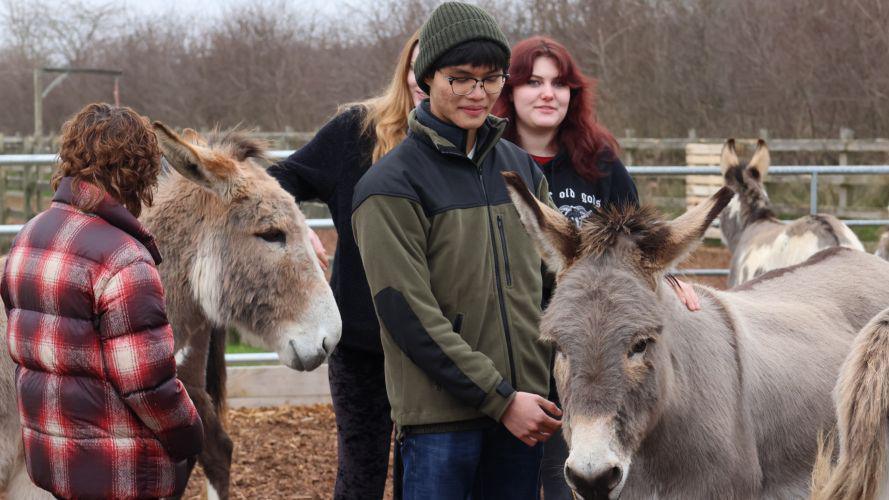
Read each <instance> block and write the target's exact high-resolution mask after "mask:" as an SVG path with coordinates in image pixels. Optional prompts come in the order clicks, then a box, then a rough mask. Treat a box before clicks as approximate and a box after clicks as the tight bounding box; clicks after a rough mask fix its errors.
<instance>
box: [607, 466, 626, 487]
mask: <svg viewBox="0 0 889 500" xmlns="http://www.w3.org/2000/svg"><path fill="white" fill-rule="evenodd" d="M621 479H623V472H622V471H621V470H620V467H612V468H611V478H610V479H609V481H608V489H609V490H613V489H614V488H617V485H619V484H620V480H621Z"/></svg>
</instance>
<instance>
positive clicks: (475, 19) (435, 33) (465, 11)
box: [414, 2, 510, 93]
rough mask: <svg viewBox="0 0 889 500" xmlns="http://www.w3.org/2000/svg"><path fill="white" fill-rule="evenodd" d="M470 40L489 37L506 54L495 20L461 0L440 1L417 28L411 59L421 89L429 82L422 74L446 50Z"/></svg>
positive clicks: (506, 49)
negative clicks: (417, 44) (417, 49)
mask: <svg viewBox="0 0 889 500" xmlns="http://www.w3.org/2000/svg"><path fill="white" fill-rule="evenodd" d="M470 40H490V41H492V42H495V43H497V44H498V45H500V46H501V47H503V50H505V51H506V55H507V56H509V54H510V51H509V42H508V41H507V40H506V35H504V34H503V31H501V30H500V27H499V26H497V22H496V21H495V20H494V18H493V17H491V14H488V13H487V12H485V11H484V10H483V9H480V8H478V7H476V6H474V5H469V4H465V3H460V2H445V3H443V4H441V5H439V6H438V7H437V8H436V9H435V10H434V11H433V12H432V14H430V15H429V19H427V20H426V22H425V23H423V27H422V28H420V53H419V54H418V55H417V60H416V61H415V62H414V76H416V77H417V85H419V86H420V88H421V89H423V92H427V93H428V92H429V86H428V85H426V82H424V81H423V75H424V74H425V73H426V71H427V70H429V68H430V67H432V65H433V64H434V63H435V61H436V60H437V59H438V58H439V57H441V56H442V55H444V54H445V53H446V52H447V51H449V50H451V49H452V48H454V47H456V46H457V45H460V44H461V43H463V42H468V41H470Z"/></svg>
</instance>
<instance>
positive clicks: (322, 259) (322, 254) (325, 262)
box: [309, 228, 330, 271]
mask: <svg viewBox="0 0 889 500" xmlns="http://www.w3.org/2000/svg"><path fill="white" fill-rule="evenodd" d="M309 240H310V241H311V242H312V248H313V249H314V250H315V255H317V256H318V262H319V263H320V264H321V269H323V270H325V271H327V268H328V267H329V266H330V259H328V258H327V250H325V249H324V244H322V243H321V238H319V237H318V234H317V233H316V232H315V231H313V230H312V228H309Z"/></svg>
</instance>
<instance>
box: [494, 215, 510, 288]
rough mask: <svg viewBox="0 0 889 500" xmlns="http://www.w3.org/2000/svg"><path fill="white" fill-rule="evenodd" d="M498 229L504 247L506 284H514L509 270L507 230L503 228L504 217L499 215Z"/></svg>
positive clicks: (501, 244)
mask: <svg viewBox="0 0 889 500" xmlns="http://www.w3.org/2000/svg"><path fill="white" fill-rule="evenodd" d="M497 229H499V230H500V246H501V247H503V269H504V270H505V272H506V286H512V273H511V272H510V271H509V252H507V251H506V231H504V230H503V217H502V216H500V215H498V216H497Z"/></svg>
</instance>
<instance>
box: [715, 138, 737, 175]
mask: <svg viewBox="0 0 889 500" xmlns="http://www.w3.org/2000/svg"><path fill="white" fill-rule="evenodd" d="M719 164H720V167H722V175H723V176H725V173H726V172H728V169H730V168H732V167H734V166H735V165H737V164H738V153H737V152H735V140H734V139H728V140H726V141H725V144H723V145H722V154H721V155H720V158H719Z"/></svg>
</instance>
